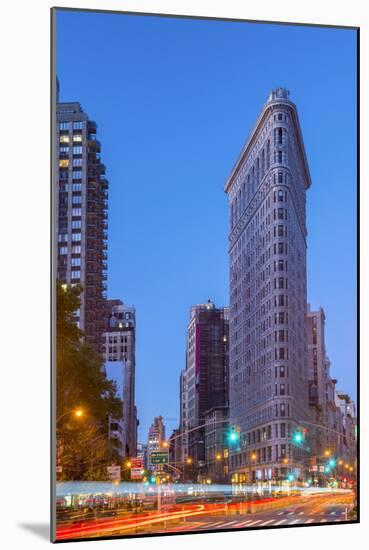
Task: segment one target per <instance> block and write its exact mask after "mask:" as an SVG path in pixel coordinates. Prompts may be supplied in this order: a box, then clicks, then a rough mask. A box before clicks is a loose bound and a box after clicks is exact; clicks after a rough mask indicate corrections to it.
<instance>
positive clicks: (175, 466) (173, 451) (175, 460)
mask: <svg viewBox="0 0 369 550" xmlns="http://www.w3.org/2000/svg"><path fill="white" fill-rule="evenodd" d="M180 433H181V432H180V430H179V429H178V428H176V429H175V430H173V431H172V433H171V435H170V437H169V464H170V466H169V468H168V472H169V473H170V474H171V476H173V477H174V478H177V479H179V478H180V477H182V472H183V467H184V464H183V462H182V444H181V435H180Z"/></svg>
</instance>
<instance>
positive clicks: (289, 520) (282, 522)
mask: <svg viewBox="0 0 369 550" xmlns="http://www.w3.org/2000/svg"><path fill="white" fill-rule="evenodd" d="M342 514H344V512H342V513H341V512H328V513H327V512H322V513H318V514H317V513H311V512H309V513H306V512H303V511H290V510H284V511H283V512H278V513H277V514H276V516H275V517H274V518H271V519H268V517H264V518H260V517H259V519H255V518H249V519H246V520H245V519H243V520H240V519H233V520H224V519H223V521H221V520H218V521H215V522H211V523H203V524H202V526H201V527H196V530H197V529H200V530H213V529H214V530H218V529H219V530H221V529H245V528H252V527H278V526H287V525H311V524H312V523H314V524H324V523H327V522H339V521H342V520H343V518H342ZM321 515H324V516H325V517H321ZM281 516H282V517H281ZM309 516H310V517H309Z"/></svg>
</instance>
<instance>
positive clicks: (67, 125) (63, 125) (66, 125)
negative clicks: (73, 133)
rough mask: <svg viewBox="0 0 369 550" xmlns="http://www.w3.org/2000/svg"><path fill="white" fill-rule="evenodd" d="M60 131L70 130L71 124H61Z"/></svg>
mask: <svg viewBox="0 0 369 550" xmlns="http://www.w3.org/2000/svg"><path fill="white" fill-rule="evenodd" d="M59 130H69V122H59Z"/></svg>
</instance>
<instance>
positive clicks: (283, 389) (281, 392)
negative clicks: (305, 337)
mask: <svg viewBox="0 0 369 550" xmlns="http://www.w3.org/2000/svg"><path fill="white" fill-rule="evenodd" d="M72 261H73V260H72ZM72 265H73V264H72ZM279 395H286V385H285V384H280V386H279Z"/></svg>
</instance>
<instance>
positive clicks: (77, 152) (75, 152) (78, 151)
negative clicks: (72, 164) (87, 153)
mask: <svg viewBox="0 0 369 550" xmlns="http://www.w3.org/2000/svg"><path fill="white" fill-rule="evenodd" d="M73 155H82V147H77V146H74V147H73Z"/></svg>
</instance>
